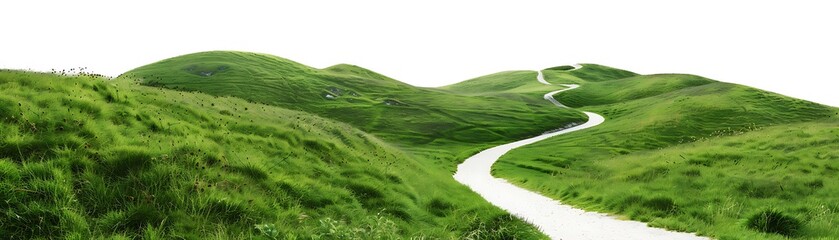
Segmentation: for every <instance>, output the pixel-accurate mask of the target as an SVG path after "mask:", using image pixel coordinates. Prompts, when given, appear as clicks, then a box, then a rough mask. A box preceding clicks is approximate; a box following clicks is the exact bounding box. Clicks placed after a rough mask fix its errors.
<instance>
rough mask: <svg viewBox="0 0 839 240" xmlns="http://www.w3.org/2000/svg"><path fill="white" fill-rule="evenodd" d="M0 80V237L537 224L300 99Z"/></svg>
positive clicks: (372, 231) (371, 234) (253, 234)
mask: <svg viewBox="0 0 839 240" xmlns="http://www.w3.org/2000/svg"><path fill="white" fill-rule="evenodd" d="M0 92H2V94H0V136H2V138H0V199H2V200H3V201H0V211H2V212H1V213H2V215H0V236H4V238H12V239H31V238H67V239H90V238H100V237H105V238H138V237H141V238H144V239H159V238H186V239H207V238H222V239H225V238H240V239H252V238H262V239H295V238H297V239H393V238H410V237H416V238H433V239H436V238H444V239H458V238H489V239H507V238H510V237H518V238H523V239H528V238H540V237H542V235H541V234H540V233H538V232H537V231H536V230H535V229H533V228H532V227H530V226H529V225H526V224H524V223H522V222H521V221H519V220H518V219H516V218H512V217H510V216H509V215H507V214H506V213H504V212H502V211H501V210H498V209H497V208H495V207H492V206H491V205H489V204H488V203H486V202H485V201H483V200H482V199H481V198H480V197H479V196H477V195H475V194H472V193H471V191H470V190H468V189H467V188H465V187H463V186H461V185H459V184H457V183H456V182H455V181H454V180H453V179H451V176H450V174H449V173H448V172H447V171H441V170H440V169H439V168H437V167H434V168H429V167H427V165H428V164H426V163H422V162H420V160H419V158H417V157H415V156H412V155H408V154H407V153H406V152H405V151H403V150H400V149H399V148H398V147H395V146H393V145H391V144H389V143H386V142H383V141H382V140H379V138H377V137H375V136H373V135H370V134H367V133H365V132H363V131H361V130H358V129H357V128H354V127H353V126H350V125H348V124H344V123H340V122H337V121H334V120H330V119H325V118H322V117H318V116H314V115H312V114H309V113H306V112H301V111H294V110H287V109H283V108H280V107H275V106H269V105H263V104H255V103H249V102H248V101H245V100H242V99H238V98H232V97H217V96H211V95H207V94H200V93H189V92H180V91H173V90H165V89H161V88H155V87H147V86H142V85H138V82H136V81H132V80H129V79H119V80H115V81H113V80H105V79H100V78H94V77H85V76H72V77H68V76H58V75H53V74H46V73H31V72H21V71H10V70H2V71H0ZM422 160H424V159H422Z"/></svg>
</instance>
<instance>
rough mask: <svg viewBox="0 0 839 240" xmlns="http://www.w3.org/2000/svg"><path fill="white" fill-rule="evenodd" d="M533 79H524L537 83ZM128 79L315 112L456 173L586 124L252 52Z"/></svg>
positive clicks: (517, 105) (572, 115) (537, 106)
mask: <svg viewBox="0 0 839 240" xmlns="http://www.w3.org/2000/svg"><path fill="white" fill-rule="evenodd" d="M534 74H535V72H525V73H517V75H518V76H521V77H522V79H525V78H529V79H531V80H532V76H530V75H533V76H535V75H534ZM122 77H123V78H140V79H143V81H142V84H144V85H149V86H162V87H165V88H170V89H176V90H184V91H198V92H203V93H207V94H210V95H217V96H235V97H240V98H243V99H246V100H249V101H252V102H259V103H265V104H270V105H275V106H281V107H284V108H288V109H294V110H301V111H305V112H310V113H314V114H317V115H319V116H323V117H327V118H331V119H335V120H338V121H342V122H345V123H348V124H350V125H352V126H355V127H357V128H359V129H361V130H363V131H365V132H368V133H372V134H374V135H376V136H378V137H380V138H382V139H384V140H386V141H388V142H391V143H393V144H397V145H399V146H400V147H403V148H406V149H408V150H410V151H413V152H421V153H424V154H427V155H428V156H427V157H428V158H433V159H434V161H435V163H434V164H435V165H440V166H444V167H445V168H447V169H450V170H453V169H454V166H455V165H456V164H457V163H459V162H460V161H462V160H463V159H464V156H466V155H467V154H469V153H472V152H474V151H476V150H478V149H482V148H486V147H489V146H492V145H493V144H498V143H503V142H510V141H514V140H517V139H521V138H525V137H529V136H533V135H536V134H539V133H542V132H544V131H547V130H550V129H554V128H555V127H556V126H558V125H563V124H564V123H570V122H579V121H584V119H585V116H584V115H582V114H580V113H578V112H576V111H572V110H558V109H556V108H555V107H554V106H553V105H551V104H550V103H549V102H546V101H541V100H539V99H540V98H541V97H539V98H538V99H537V98H530V99H529V100H527V101H522V99H510V98H504V97H499V96H475V95H469V94H465V93H463V92H456V91H449V90H447V89H433V88H419V87H414V86H411V85H407V84H404V83H402V82H399V81H396V80H393V79H391V78H388V77H385V76H382V75H380V74H378V73H375V72H373V71H370V70H367V69H364V68H360V67H357V66H353V65H346V64H341V65H335V66H332V67H328V68H325V69H315V68H311V67H308V66H304V65H302V64H299V63H295V62H292V61H290V60H287V59H283V58H279V57H275V56H270V55H264V54H257V53H246V52H229V51H215V52H201V53H195V54H189V55H184V56H178V57H174V58H170V59H166V60H162V61H160V62H156V63H152V64H149V65H146V66H142V67H139V68H137V69H134V70H131V71H129V72H127V73H125V74H123V75H122ZM530 82H533V83H535V81H528V82H527V83H530ZM537 84H538V83H537ZM537 87H539V89H546V91H547V90H550V89H556V88H555V87H554V88H551V87H550V86H537ZM438 158H439V159H438ZM438 160H439V161H438Z"/></svg>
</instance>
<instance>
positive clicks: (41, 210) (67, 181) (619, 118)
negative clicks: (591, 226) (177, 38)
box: [0, 51, 839, 239]
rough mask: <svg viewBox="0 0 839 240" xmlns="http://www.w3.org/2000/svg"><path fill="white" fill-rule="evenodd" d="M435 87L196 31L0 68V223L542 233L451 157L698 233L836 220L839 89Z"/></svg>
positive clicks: (284, 231)
mask: <svg viewBox="0 0 839 240" xmlns="http://www.w3.org/2000/svg"><path fill="white" fill-rule="evenodd" d="M571 69H573V67H571V66H558V67H553V68H548V69H546V70H544V71H543V72H544V75H545V79H546V80H547V81H549V82H551V83H553V84H563V83H574V84H580V85H581V87H580V88H577V89H575V90H572V91H567V92H563V93H560V94H558V95H557V96H555V97H556V98H557V99H558V100H559V101H560V102H562V103H564V104H565V105H568V106H570V107H572V108H576V109H562V108H557V107H556V106H554V105H553V104H551V103H550V102H548V101H545V100H544V99H543V95H544V94H545V93H547V92H550V91H553V90H557V89H560V88H561V87H560V86H551V85H544V84H541V83H539V82H537V81H536V72H534V71H506V72H500V73H496V74H491V75H487V76H482V77H477V78H474V79H470V80H466V81H463V82H460V83H457V84H453V85H449V86H444V87H440V88H421V87H415V86H411V85H408V84H405V83H402V82H399V81H397V80H394V79H391V78H389V77H386V76H383V75H381V74H378V73H375V72H373V71H370V70H367V69H364V68H361V67H358V66H353V65H346V64H340V65H335V66H332V67H328V68H325V69H316V68H312V67H308V66H305V65H302V64H299V63H296V62H293V61H291V60H287V59H283V58H280V57H276V56H271V55H265V54H258V53H247V52H231V51H214V52H201V53H195V54H189V55H183V56H178V57H174V58H170V59H165V60H162V61H159V62H156V63H151V64H149V65H146V66H141V67H138V68H136V69H134V70H131V71H129V72H126V73H124V74H122V75H120V76H118V77H116V78H114V79H106V78H101V77H98V76H90V75H85V74H82V75H80V76H64V75H58V74H50V73H35V72H26V71H17V70H0V200H3V201H0V211H1V212H0V213H2V214H0V236H3V237H5V238H11V239H33V238H35V239H37V238H47V239H50V238H65V239H93V238H97V239H99V238H108V239H111V238H114V239H125V238H128V239H133V238H143V239H543V238H545V236H544V235H542V234H541V233H539V232H538V231H537V230H536V229H535V228H533V227H532V226H530V225H528V224H525V223H524V222H523V221H521V220H519V219H517V218H514V217H512V216H510V215H509V214H507V213H505V212H504V211H502V210H500V209H498V208H496V207H493V206H492V205H490V204H489V203H487V202H486V201H485V200H483V199H482V198H481V197H480V196H478V195H477V194H475V193H473V192H472V191H471V190H469V189H468V188H467V187H465V186H462V185H461V184H459V183H458V182H456V181H455V180H454V179H453V178H452V175H451V174H452V173H453V172H454V170H455V167H456V166H457V164H459V163H460V162H462V161H463V160H464V159H465V158H467V157H468V156H470V155H472V154H474V153H477V152H478V151H480V150H481V149H484V148H488V147H491V146H494V145H498V144H501V143H506V142H512V141H515V140H519V139H522V138H526V137H531V136H535V135H538V134H541V133H543V132H545V131H549V130H553V129H556V128H558V127H560V126H564V125H567V124H568V123H579V122H584V121H586V119H585V118H586V117H585V115H583V114H582V113H580V112H579V110H585V111H591V112H595V113H599V114H601V115H603V116H604V117H605V118H606V121H605V122H604V123H603V124H601V125H598V126H596V127H593V128H590V129H586V130H582V131H577V132H573V133H569V134H566V135H560V136H557V137H554V138H551V139H548V140H545V141H542V142H538V143H535V144H532V145H529V146H525V147H522V148H518V149H515V150H513V151H511V152H509V153H508V154H507V155H505V156H503V157H502V158H501V159H500V160H499V162H498V163H497V164H496V165H495V166H494V167H493V170H492V171H493V174H494V175H495V176H497V177H502V178H505V179H508V180H510V181H511V182H513V183H516V184H518V185H520V186H522V187H525V188H528V189H531V190H535V191H538V192H541V193H543V194H545V195H547V196H550V197H553V198H555V199H560V200H562V201H563V202H564V203H568V204H571V205H574V206H577V207H580V208H584V209H587V210H595V211H600V212H607V213H612V214H616V215H618V216H620V217H621V218H627V219H635V220H640V221H644V222H648V223H649V224H650V225H652V226H656V227H663V228H668V229H676V230H680V231H690V232H698V233H699V234H701V235H704V236H711V237H713V238H716V239H784V238H801V239H835V238H837V237H839V230H837V229H835V227H834V226H836V224H837V223H839V198H837V197H836V196H839V185H837V181H836V180H835V179H837V177H839V176H837V175H839V153H837V151H836V150H835V149H836V148H837V147H839V109H837V108H833V107H829V106H824V105H820V104H816V103H812V102H808V101H804V100H799V99H793V98H789V97H786V96H782V95H779V94H775V93H771V92H766V91H762V90H759V89H754V88H750V87H746V86H741V85H736V84H729V83H723V82H717V81H714V80H711V79H707V78H703V77H700V76H694V75H685V74H656V75H639V74H636V73H633V72H629V71H625V70H620V69H615V68H611V67H607V66H602V65H596V64H583V67H582V68H580V69H576V70H571Z"/></svg>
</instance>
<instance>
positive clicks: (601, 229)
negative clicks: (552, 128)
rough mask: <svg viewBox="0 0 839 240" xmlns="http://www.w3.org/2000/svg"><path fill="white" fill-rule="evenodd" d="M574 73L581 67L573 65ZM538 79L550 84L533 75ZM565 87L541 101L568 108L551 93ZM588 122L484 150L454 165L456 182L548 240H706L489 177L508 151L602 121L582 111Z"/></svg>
mask: <svg viewBox="0 0 839 240" xmlns="http://www.w3.org/2000/svg"><path fill="white" fill-rule="evenodd" d="M574 67H575V69H573V70H576V69H579V68H580V67H581V66H580V65H574ZM536 78H537V81H539V82H540V83H542V84H547V85H551V84H550V83H548V82H547V81H545V79H544V75H543V74H542V71H538V74H537V77H536ZM563 86H566V87H567V88H566V89H562V90H556V91H552V92H549V93H547V94H545V96H544V97H545V100H548V101H550V102H551V103H553V104H554V105H556V106H558V107H563V108H568V107H567V106H565V105H563V104H562V103H560V102H559V101H557V100H556V99H554V98H553V95H555V94H557V93H560V92H563V91H568V90H572V89H575V88H577V87H579V85H576V84H563ZM583 113H585V114H586V116H588V121H587V122H585V123H583V124H580V125H577V126H574V127H571V128H567V129H563V130H560V131H556V132H550V133H546V134H542V135H539V136H536V137H532V138H528V139H524V140H519V141H516V142H512V143H507V144H503V145H499V146H495V147H492V148H489V149H486V150H483V151H481V152H479V153H477V154H475V155H473V156H471V157H469V158H467V159H466V160H465V161H464V162H463V163H461V164H460V165H458V166H457V172H456V173H455V174H454V178H455V180H457V181H458V182H460V183H462V184H464V185H466V186H468V187H469V188H471V189H472V190H473V191H475V192H476V193H478V194H479V195H481V196H482V197H483V198H484V199H486V200H487V201H489V202H490V203H492V204H493V205H495V206H498V207H499V208H501V209H504V210H505V211H507V212H509V213H510V214H513V215H515V216H517V217H519V218H521V219H523V220H524V221H526V222H528V223H530V224H533V225H534V226H536V227H537V228H538V229H539V230H540V231H542V232H543V233H545V234H546V235H548V237H550V238H551V239H598V240H605V239H622V240H630V239H639V240H641V239H644V240H648V239H668V240H669V239H678V240H681V239H708V238H705V237H699V236H696V235H695V234H691V233H683V232H673V231H668V230H665V229H660V228H653V227H649V226H647V224H646V223H643V222H638V221H629V220H621V219H617V218H615V217H613V216H609V215H607V214H603V213H596V212H587V211H584V210H581V209H578V208H574V207H572V206H570V205H566V204H562V203H560V202H559V201H556V200H554V199H551V198H549V197H546V196H543V195H541V194H539V193H536V192H532V191H530V190H527V189H524V188H520V187H518V186H516V185H513V184H511V183H509V182H507V181H506V180H504V179H501V178H495V177H493V176H492V175H491V174H490V170H491V168H492V164H494V163H495V162H496V161H498V158H499V157H501V156H502V155H504V154H505V153H507V152H508V151H510V150H512V149H514V148H518V147H521V146H524V145H528V144H531V143H535V142H538V141H542V140H545V139H548V138H550V137H553V136H557V135H562V134H566V133H569V132H574V131H579V130H583V129H586V128H590V127H594V126H597V125H599V124H600V123H603V122H604V121H605V119H604V118H603V116H600V115H598V114H596V113H592V112H583Z"/></svg>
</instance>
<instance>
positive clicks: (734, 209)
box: [473, 65, 839, 239]
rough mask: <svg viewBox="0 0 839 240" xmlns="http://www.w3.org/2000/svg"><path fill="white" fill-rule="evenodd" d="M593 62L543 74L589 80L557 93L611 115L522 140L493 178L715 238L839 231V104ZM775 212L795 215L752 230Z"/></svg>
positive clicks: (820, 235)
mask: <svg viewBox="0 0 839 240" xmlns="http://www.w3.org/2000/svg"><path fill="white" fill-rule="evenodd" d="M590 66H591V65H585V67H583V68H582V69H579V70H575V71H571V72H567V71H562V70H548V71H544V73H545V75H546V80H547V81H549V82H552V83H577V84H581V87H580V88H578V89H576V90H573V91H569V92H564V93H561V94H559V95H558V96H556V98H557V99H558V100H559V101H560V102H562V103H564V104H567V105H568V106H571V107H579V109H581V110H586V111H591V112H595V113H600V114H601V115H603V116H604V117H605V118H606V122H604V123H603V124H601V125H599V126H597V127H594V128H591V129H588V130H585V131H579V132H574V133H570V134H567V135H562V136H558V137H554V138H552V139H548V140H546V141H542V142H538V143H535V144H533V145H529V146H525V147H522V148H519V149H515V150H513V151H511V152H510V153H508V154H507V155H505V156H503V157H502V158H501V159H500V160H499V162H498V164H496V165H495V166H494V168H493V174H494V175H495V176H498V177H502V178H505V179H509V180H511V181H512V182H515V183H517V184H519V185H521V186H524V187H526V188H529V189H533V190H536V191H538V192H541V193H543V194H546V195H548V196H551V197H553V198H556V199H561V200H562V201H563V202H565V203H569V204H572V205H575V206H579V207H582V208H585V209H590V210H596V211H601V212H609V213H615V214H619V215H621V216H626V217H627V218H630V219H635V220H641V221H645V222H649V223H650V224H651V225H652V226H657V227H664V228H668V229H676V230H681V231H691V232H698V233H700V234H701V235H705V236H711V237H714V238H718V239H776V238H777V239H783V238H785V237H786V236H789V237H800V238H812V239H819V238H821V239H833V238H835V237H836V236H839V231H837V230H836V229H835V228H834V227H833V226H835V224H836V223H839V198H836V196H837V194H839V186H838V185H837V182H836V180H835V179H836V177H837V169H839V162H837V160H839V153H837V152H836V150H835V149H836V147H837V146H839V119H837V113H838V112H839V111H838V110H837V109H836V108H832V107H828V106H823V105H819V104H815V103H811V102H807V101H803V100H798V99H793V98H789V97H785V96H782V95H778V94H775V93H771V92H766V91H761V90H758V89H754V88H749V87H745V86H740V85H735V84H729V83H722V82H716V81H713V80H710V79H706V78H702V77H698V76H693V75H683V74H660V75H640V76H633V75H626V76H617V75H614V74H611V75H613V76H616V77H614V78H612V79H609V78H608V77H603V76H606V75H610V74H609V73H610V72H617V71H604V72H602V73H601V71H603V69H602V67H601V68H591V67H590ZM587 76H597V77H595V78H594V79H592V80H591V81H587V79H586V77H587ZM492 81H493V80H492V79H490V80H487V82H489V83H488V84H487V85H490V86H494V85H496V84H493V83H491V82H492ZM473 84H475V83H473ZM489 90H490V91H491V90H492V89H489ZM498 91H499V92H505V91H507V89H504V88H500V89H498ZM766 210H773V211H774V212H779V213H780V214H781V215H782V216H786V217H791V218H792V219H794V220H792V222H793V223H789V224H786V225H784V226H782V227H781V229H775V230H773V229H774V228H771V227H770V228H769V229H764V230H765V231H768V232H770V233H762V232H760V231H756V230H755V228H754V227H752V228H750V227H749V221H750V219H752V218H756V216H762V215H760V213H762V212H764V211H766ZM795 223H798V224H795ZM778 233H782V234H778Z"/></svg>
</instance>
